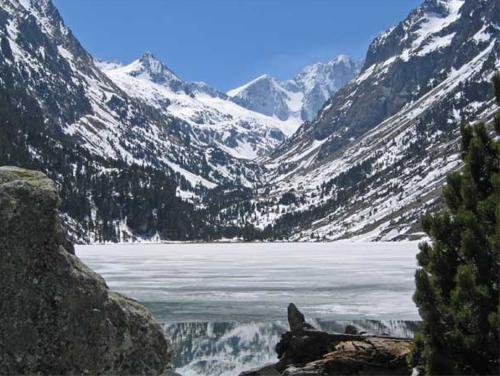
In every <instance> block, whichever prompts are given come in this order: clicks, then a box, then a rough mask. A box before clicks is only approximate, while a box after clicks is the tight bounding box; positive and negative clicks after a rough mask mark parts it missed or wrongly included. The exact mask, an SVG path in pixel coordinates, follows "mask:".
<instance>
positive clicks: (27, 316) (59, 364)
mask: <svg viewBox="0 0 500 376" xmlns="http://www.w3.org/2000/svg"><path fill="white" fill-rule="evenodd" d="M57 206H58V195H57V191H56V188H55V186H54V184H53V182H52V181H51V180H50V179H48V178H47V177H46V176H45V175H44V174H42V173H40V172H35V171H28V170H23V169H19V168H15V167H0V286H1V289H0V302H1V304H0V374H127V375H130V374H134V375H159V374H161V373H163V372H164V371H165V372H166V369H167V365H168V362H169V359H170V345H169V343H168V342H167V340H166V339H165V337H164V336H163V333H162V331H161V328H160V326H159V324H158V323H157V322H156V321H155V320H154V319H153V317H152V316H151V314H150V313H149V312H148V311H147V310H146V309H145V308H144V307H143V306H141V305H140V304H138V303H137V302H135V301H133V300H131V299H128V298H126V297H124V296H122V295H120V294H117V293H114V292H111V291H109V289H108V287H107V286H106V283H105V282H104V280H103V278H102V277H101V276H99V275H98V274H96V273H94V272H93V271H92V270H90V269H89V268H88V267H87V266H85V265H84V264H83V263H82V262H81V261H80V260H79V259H78V257H76V256H75V254H74V250H73V247H72V245H71V244H70V243H69V242H68V241H66V240H65V236H64V232H63V230H62V227H61V225H60V223H59V219H58V213H57Z"/></svg>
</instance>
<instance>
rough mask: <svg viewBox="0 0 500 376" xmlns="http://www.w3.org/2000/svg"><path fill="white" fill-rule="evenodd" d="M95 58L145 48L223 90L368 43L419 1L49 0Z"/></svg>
mask: <svg viewBox="0 0 500 376" xmlns="http://www.w3.org/2000/svg"><path fill="white" fill-rule="evenodd" d="M53 1H54V3H55V5H56V6H57V7H58V8H59V10H60V12H61V14H62V16H63V17H64V19H65V21H66V23H67V25H68V26H69V27H70V28H71V29H72V30H73V32H74V33H75V35H76V36H77V37H78V38H79V39H80V41H81V42H82V44H83V45H84V47H85V48H87V50H89V51H90V52H91V53H92V54H93V55H94V56H96V57H98V58H102V59H106V60H118V61H121V62H125V63H127V62H130V61H132V60H134V59H136V58H138V57H140V56H141V55H142V54H143V52H145V51H150V52H152V53H153V54H155V55H156V56H157V57H159V58H160V59H161V60H163V61H164V62H165V63H166V64H167V65H168V66H169V67H170V68H171V69H172V70H173V71H174V72H176V73H177V74H178V75H179V76H180V77H181V78H183V79H186V80H190V81H205V82H207V83H208V84H210V85H212V86H214V87H216V88H218V89H220V90H227V89H230V88H233V87H237V86H240V85H241V84H243V83H246V82H247V81H249V80H251V79H253V78H255V77H256V76H258V75H260V74H263V73H269V74H272V75H274V76H276V77H278V78H280V79H287V78H291V77H292V76H293V75H294V74H295V73H296V72H297V71H298V70H299V69H300V68H301V67H303V66H304V65H307V64H310V63H313V62H316V61H319V60H322V61H325V60H329V59H331V58H333V57H335V56H336V55H338V54H347V55H351V56H353V57H355V58H357V59H360V58H363V57H364V55H365V53H366V49H367V47H368V45H369V43H370V41H371V40H372V39H373V38H374V37H375V36H376V35H377V34H379V33H380V32H382V31H384V30H386V29H387V28H389V27H390V26H392V25H394V24H397V23H398V22H399V21H401V20H403V19H404V18H405V17H406V16H407V14H408V13H409V12H410V11H411V10H412V9H413V8H415V7H416V6H418V5H419V4H420V3H421V2H422V0H105V1H103V0H53Z"/></svg>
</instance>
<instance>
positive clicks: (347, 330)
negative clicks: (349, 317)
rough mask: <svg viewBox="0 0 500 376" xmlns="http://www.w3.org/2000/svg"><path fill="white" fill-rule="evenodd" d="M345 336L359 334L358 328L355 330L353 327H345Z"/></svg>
mask: <svg viewBox="0 0 500 376" xmlns="http://www.w3.org/2000/svg"><path fill="white" fill-rule="evenodd" d="M344 333H345V334H359V333H358V328H356V327H355V326H354V325H347V326H346V327H345V331H344Z"/></svg>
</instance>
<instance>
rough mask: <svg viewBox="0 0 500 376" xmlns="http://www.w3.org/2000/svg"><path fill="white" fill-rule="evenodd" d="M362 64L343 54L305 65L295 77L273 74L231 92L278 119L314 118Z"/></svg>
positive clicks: (236, 99) (238, 100)
mask: <svg viewBox="0 0 500 376" xmlns="http://www.w3.org/2000/svg"><path fill="white" fill-rule="evenodd" d="M359 68H360V66H359V64H358V63H356V62H355V61H353V60H352V59H351V58H350V57H348V56H345V55H340V56H338V57H337V58H336V59H334V60H332V61H329V62H326V63H322V62H319V63H316V64H312V65H309V66H307V67H305V68H304V69H303V70H302V71H301V72H299V73H298V74H297V75H296V76H295V77H294V78H293V79H291V80H288V81H279V80H277V79H276V78H274V77H272V76H270V75H267V74H266V75H262V76H260V77H257V78H256V79H255V80H253V81H251V82H249V83H247V84H245V85H243V86H241V87H239V88H236V89H233V90H230V91H228V93H227V95H228V96H229V97H231V98H232V100H233V101H234V102H236V103H238V104H240V105H242V106H243V107H246V108H248V109H251V110H253V111H256V112H260V113H262V114H265V115H268V116H275V117H277V118H278V119H282V120H288V119H296V120H297V121H299V122H302V121H309V120H312V119H313V118H314V117H315V116H316V115H317V113H318V111H319V110H320V109H321V107H323V104H324V103H325V102H326V101H327V100H328V99H329V98H330V97H331V96H332V95H333V94H334V93H335V92H337V91H338V90H339V89H340V88H342V87H343V86H344V85H345V84H346V83H347V82H349V81H350V80H351V79H353V78H354V77H355V76H356V74H357V73H358V71H359Z"/></svg>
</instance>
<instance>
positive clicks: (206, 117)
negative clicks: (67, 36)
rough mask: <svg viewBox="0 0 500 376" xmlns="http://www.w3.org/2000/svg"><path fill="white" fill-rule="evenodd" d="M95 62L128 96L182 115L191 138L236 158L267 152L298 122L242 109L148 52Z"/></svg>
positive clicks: (248, 157) (178, 115) (169, 112)
mask: <svg viewBox="0 0 500 376" xmlns="http://www.w3.org/2000/svg"><path fill="white" fill-rule="evenodd" d="M99 66H100V67H101V69H102V70H103V71H104V72H105V73H106V75H107V76H108V77H109V78H110V79H111V80H112V81H113V82H114V83H115V84H117V85H118V86H119V87H120V88H121V89H123V90H124V91H125V92H126V93H127V94H128V95H130V96H131V97H134V98H137V99H139V100H142V101H145V102H146V103H147V104H148V105H151V106H152V107H155V108H156V109H158V110H159V111H162V112H163V113H165V114H166V115H173V116H175V117H177V118H179V119H182V120H184V121H185V122H186V124H188V125H189V127H190V130H189V131H190V133H192V135H193V138H192V140H191V142H196V143H198V144H200V145H204V146H207V145H212V146H213V145H215V146H217V147H218V148H220V149H221V150H224V151H225V152H227V153H229V154H231V155H232V156H233V157H235V158H243V159H254V158H256V157H258V156H262V155H264V154H266V153H267V152H269V151H270V150H272V149H273V148H274V147H276V146H277V145H278V144H279V143H281V142H282V141H283V140H284V139H285V137H287V136H289V135H291V133H292V132H293V131H294V130H295V129H296V128H297V127H298V126H299V125H300V123H299V122H298V121H297V120H295V119H290V120H287V121H282V120H279V119H277V118H274V117H270V116H265V115H263V114H260V113H257V112H253V111H250V110H248V109H246V108H243V107H241V106H239V105H237V104H236V103H234V102H232V101H231V100H229V98H228V97H227V96H226V95H225V94H224V93H221V92H218V91H217V90H215V89H213V88H210V87H209V86H208V85H206V84H204V83H200V82H195V83H193V82H185V81H183V80H181V79H180V78H179V77H178V76H176V75H175V74H174V73H173V72H172V71H171V70H169V69H168V68H167V67H166V66H165V65H164V64H163V63H162V62H161V61H159V60H158V59H156V58H155V57H154V56H153V55H152V54H150V53H146V54H145V55H144V56H143V57H142V58H141V59H139V60H136V61H134V62H132V63H131V64H129V65H126V66H120V65H117V64H109V63H99Z"/></svg>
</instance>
